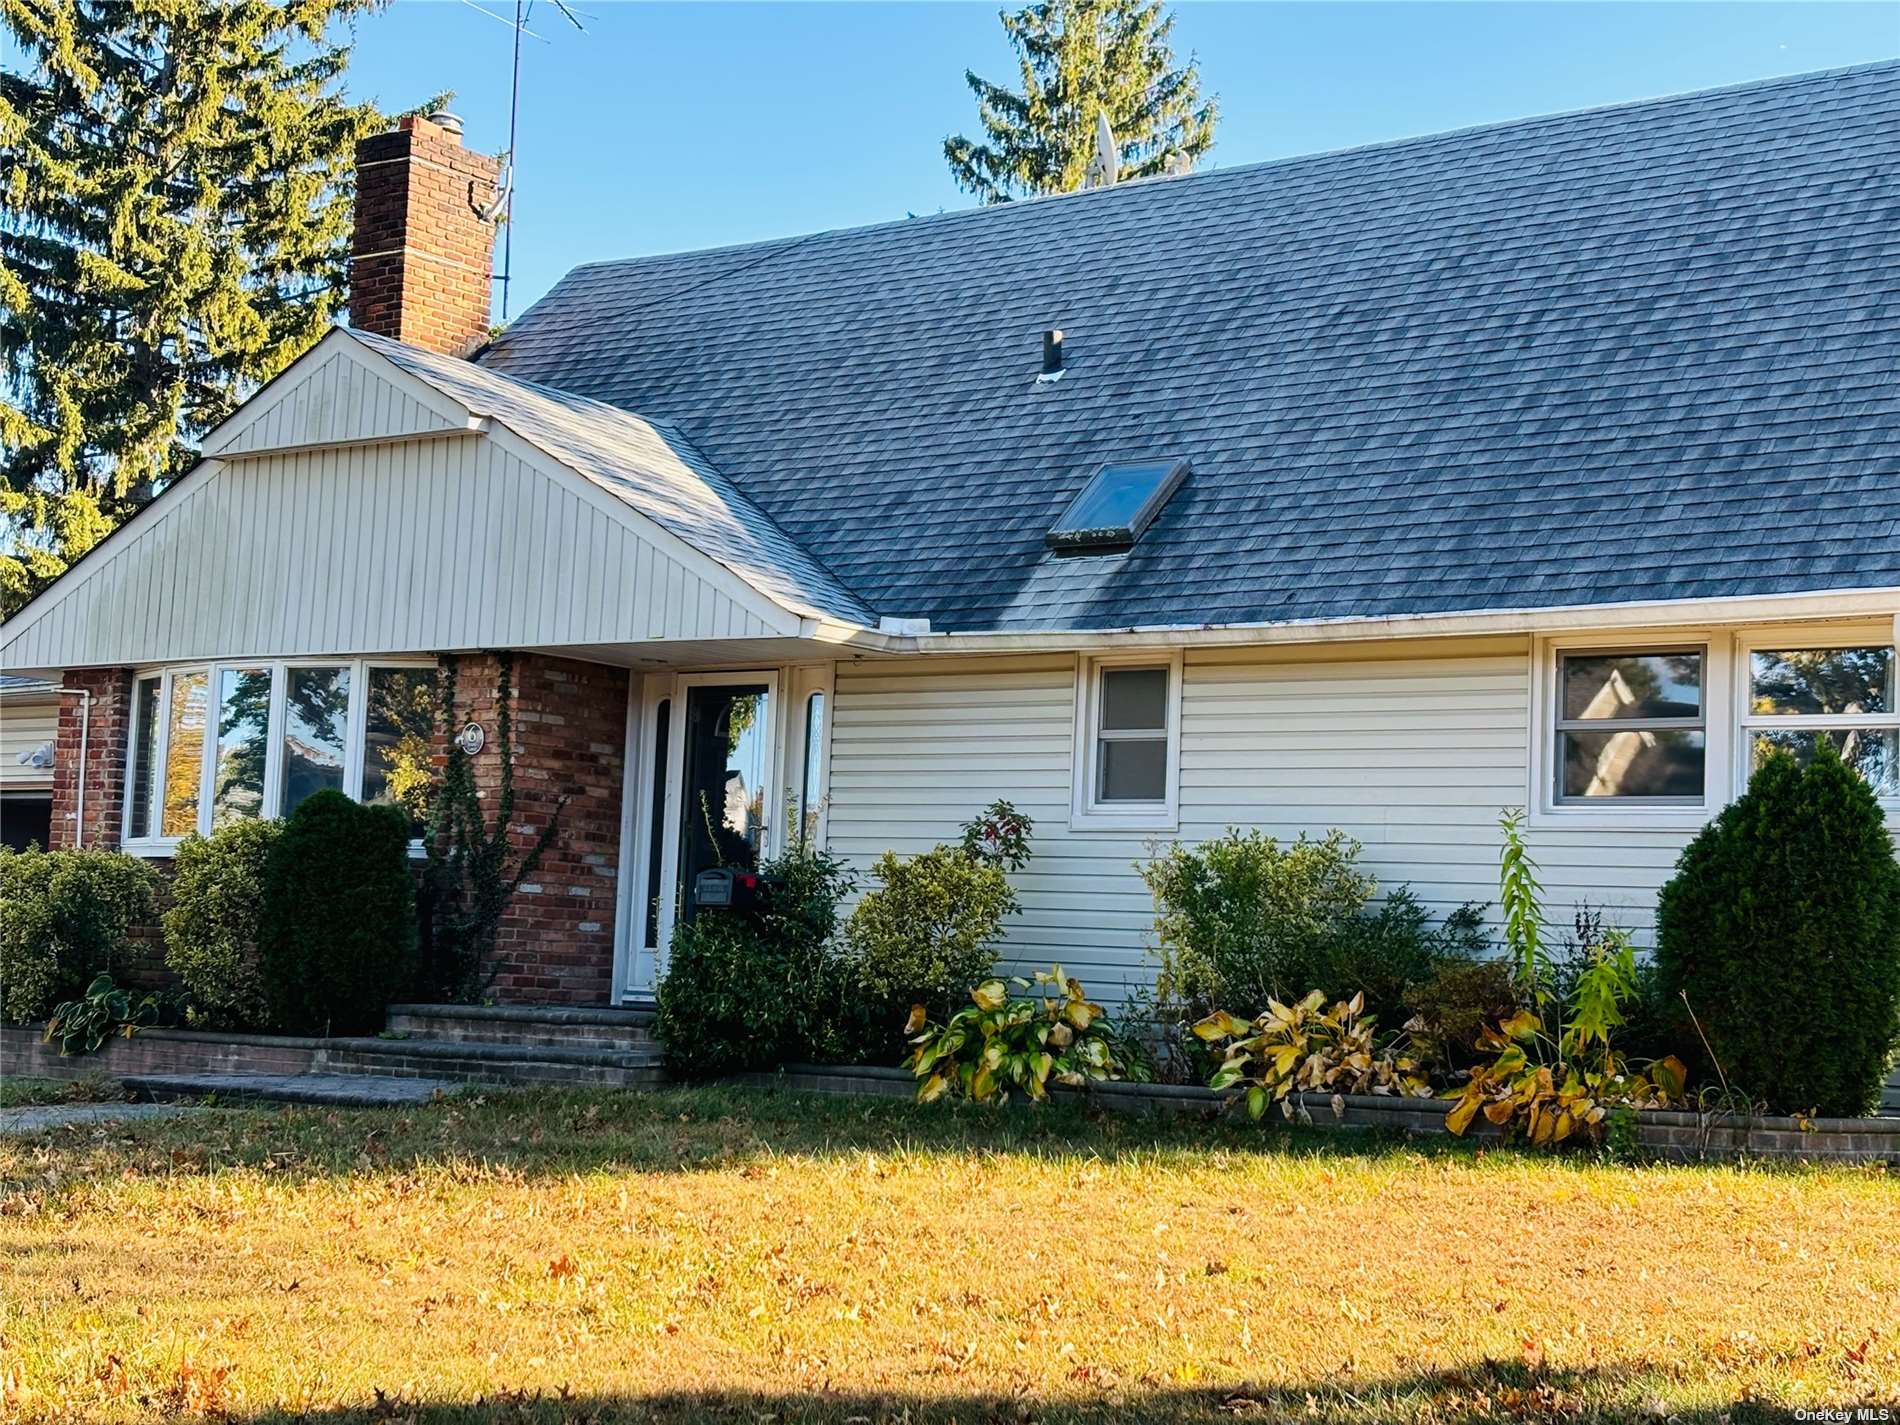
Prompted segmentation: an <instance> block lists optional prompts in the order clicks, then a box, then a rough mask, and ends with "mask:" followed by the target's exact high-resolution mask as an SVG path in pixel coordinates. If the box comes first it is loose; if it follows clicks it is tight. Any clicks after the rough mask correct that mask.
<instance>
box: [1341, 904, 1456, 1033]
mask: <svg viewBox="0 0 1900 1425" xmlns="http://www.w3.org/2000/svg"><path fill="white" fill-rule="evenodd" d="M1490 948H1491V941H1490V937H1489V936H1488V935H1487V934H1486V932H1485V926H1484V907H1483V906H1481V905H1477V904H1475V903H1467V904H1465V905H1461V906H1459V907H1458V909H1456V910H1454V911H1453V912H1452V913H1451V914H1450V915H1448V916H1446V917H1445V920H1444V923H1443V924H1440V925H1434V924H1432V916H1431V912H1430V911H1429V910H1427V909H1426V908H1425V906H1424V904H1423V903H1422V902H1420V900H1419V899H1418V897H1417V896H1415V895H1413V894H1412V890H1411V887H1409V886H1400V887H1399V888H1398V889H1397V890H1394V891H1393V892H1392V893H1391V894H1389V895H1388V896H1386V898H1385V900H1384V901H1383V902H1382V903H1381V904H1380V905H1379V907H1378V909H1377V910H1367V911H1361V912H1360V913H1359V914H1358V915H1356V916H1354V917H1353V918H1352V919H1351V920H1349V921H1347V922H1346V923H1345V924H1344V925H1342V926H1340V927H1339V928H1338V931H1337V932H1336V934H1335V935H1334V937H1333V941H1332V944H1331V945H1330V946H1327V947H1324V949H1323V953H1322V954H1321V955H1320V956H1319V961H1320V963H1319V965H1318V966H1317V968H1316V969H1315V971H1314V974H1315V976H1316V978H1315V980H1314V983H1315V984H1316V985H1319V986H1321V987H1323V988H1324V990H1325V992H1326V993H1327V994H1328V995H1332V996H1336V997H1338V998H1342V999H1350V998H1351V997H1352V996H1354V995H1359V996H1361V997H1363V999H1364V1002H1365V1008H1366V1012H1367V1013H1368V1014H1370V1015H1372V1016H1373V1017H1374V1018H1376V1019H1377V1020H1378V1021H1379V1022H1380V1023H1381V1024H1398V1023H1400V1022H1401V1021H1402V1020H1403V1019H1404V1018H1405V994H1406V991H1407V990H1408V989H1410V988H1411V987H1412V986H1414V985H1419V984H1423V983H1425V982H1427V981H1429V980H1430V979H1431V978H1432V976H1433V975H1435V974H1437V973H1438V972H1439V971H1440V970H1441V969H1444V968H1447V967H1449V966H1455V965H1460V964H1468V963H1470V962H1471V961H1473V960H1476V959H1478V958H1479V957H1480V956H1482V955H1484V954H1485V952H1486V951H1487V950H1489V949H1490Z"/></svg>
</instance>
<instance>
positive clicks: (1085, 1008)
mask: <svg viewBox="0 0 1900 1425" xmlns="http://www.w3.org/2000/svg"><path fill="white" fill-rule="evenodd" d="M1062 1015H1063V1018H1065V1019H1067V1020H1068V1021H1069V1023H1071V1024H1073V1025H1074V1026H1075V1027H1076V1028H1077V1029H1087V1028H1088V1027H1089V1026H1090V1025H1091V1024H1093V1023H1094V1022H1095V1021H1096V1020H1097V1019H1099V1018H1101V1015H1102V1007H1101V1006H1100V1005H1099V1004H1090V1003H1089V1002H1088V1001H1087V1000H1075V999H1072V1000H1070V1001H1069V1002H1068V1003H1067V1004H1066V1005H1064V1006H1063V1007H1062Z"/></svg>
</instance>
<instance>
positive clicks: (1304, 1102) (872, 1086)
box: [738, 1064, 1900, 1163]
mask: <svg viewBox="0 0 1900 1425" xmlns="http://www.w3.org/2000/svg"><path fill="white" fill-rule="evenodd" d="M738 1081H739V1082H742V1083H749V1084H757V1085H776V1086H778V1087H781V1088H787V1089H793V1090H796V1091H798V1092H801V1093H822V1094H839V1095H848V1096H854V1097H868V1098H909V1097H912V1096H913V1095H914V1094H915V1093H916V1091H917V1080H916V1079H915V1078H914V1077H913V1076H912V1075H911V1073H910V1071H909V1070H907V1069H885V1068H876V1067H864V1066H857V1067H851V1066H838V1065H828V1064H787V1065H786V1066H785V1067H784V1068H782V1069H780V1070H778V1071H777V1072H775V1073H755V1074H742V1075H739V1076H738ZM1070 1095H1085V1096H1086V1097H1087V1099H1088V1101H1089V1102H1091V1103H1094V1104H1097V1105H1099V1106H1100V1107H1102V1108H1105V1109H1110V1110H1113V1111H1114V1112H1117V1113H1137V1114H1141V1113H1172V1114H1189V1115H1198V1116H1201V1117H1212V1116H1214V1115H1215V1114H1218V1113H1222V1112H1224V1111H1226V1099H1225V1096H1224V1095H1221V1094H1218V1093H1215V1092H1214V1091H1213V1090H1212V1089H1205V1088H1196V1087H1193V1086H1190V1085H1183V1084H1131V1083H1104V1084H1094V1085H1091V1086H1090V1087H1089V1088H1088V1089H1087V1090H1076V1089H1062V1088H1058V1089H1055V1090H1054V1091H1053V1096H1054V1097H1057V1098H1062V1097H1065V1096H1070ZM1289 1102H1291V1103H1293V1104H1294V1106H1295V1108H1294V1112H1295V1116H1296V1118H1297V1119H1298V1120H1299V1121H1301V1122H1308V1121H1310V1123H1311V1124H1312V1125H1313V1126H1314V1127H1317V1128H1340V1129H1349V1130H1360V1131H1366V1130H1371V1131H1378V1132H1390V1133H1427V1134H1442V1133H1444V1132H1445V1131H1446V1129H1445V1115H1446V1113H1447V1112H1449V1111H1450V1109H1451V1106H1452V1103H1453V1100H1450V1099H1422V1098H1402V1097H1398V1096H1396V1095H1387V1094H1344V1095H1341V1096H1340V1097H1339V1099H1338V1101H1337V1107H1335V1102H1334V1100H1333V1099H1332V1098H1330V1097H1329V1096H1327V1095H1324V1094H1306V1093H1295V1094H1292V1095H1289ZM1634 1123H1635V1134H1634V1146H1635V1147H1636V1148H1637V1149H1638V1150H1640V1151H1642V1152H1644V1153H1647V1154H1653V1155H1654V1156H1656V1157H1659V1158H1664V1159H1668V1160H1671V1161H1677V1162H1689V1161H1698V1160H1701V1159H1706V1158H1788V1159H1808V1160H1814V1161H1830V1162H1892V1163H1900V1117H1893V1118H1817V1119H1811V1120H1805V1121H1804V1120H1799V1119H1794V1118H1780V1117H1770V1116H1753V1117H1748V1118H1741V1117H1727V1116H1716V1115H1711V1116H1708V1117H1705V1116H1703V1115H1701V1114H1697V1113H1683V1112H1675V1111H1670V1110H1663V1109H1640V1110H1637V1111H1636V1112H1635V1114H1634ZM1469 1136H1471V1137H1476V1138H1485V1139H1496V1138H1498V1137H1499V1136H1500V1130H1499V1129H1497V1128H1496V1127H1494V1126H1493V1125H1491V1124H1489V1123H1487V1122H1485V1121H1484V1120H1483V1119H1482V1118H1480V1119H1479V1120H1478V1121H1477V1122H1476V1123H1474V1124H1473V1125H1472V1128H1471V1130H1470V1133H1469Z"/></svg>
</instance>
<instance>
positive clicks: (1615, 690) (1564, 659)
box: [1551, 646, 1709, 806]
mask: <svg viewBox="0 0 1900 1425" xmlns="http://www.w3.org/2000/svg"><path fill="white" fill-rule="evenodd" d="M1707 672H1708V651H1707V649H1706V648H1703V647H1700V646H1695V647H1682V648H1667V647H1659V648H1636V649H1630V650H1627V651H1625V650H1617V651H1614V652H1604V651H1598V650H1595V649H1590V650H1578V651H1575V652H1564V653H1560V654H1558V656H1557V668H1556V694H1557V697H1556V703H1557V706H1556V720H1555V732H1556V741H1555V756H1554V757H1553V758H1552V759H1551V763H1552V765H1551V773H1552V775H1553V778H1554V785H1553V787H1552V788H1551V793H1552V797H1553V800H1554V802H1555V803H1556V805H1558V806H1566V805H1568V806H1592V805H1595V806H1601V805H1606V804H1607V805H1618V806H1628V805H1632V804H1635V805H1648V806H1670V805H1679V806H1680V805H1696V804H1700V803H1701V802H1702V800H1703V797H1704V795H1705V791H1706V786H1707V762H1708V751H1709V723H1708V698H1707V690H1708V677H1707Z"/></svg>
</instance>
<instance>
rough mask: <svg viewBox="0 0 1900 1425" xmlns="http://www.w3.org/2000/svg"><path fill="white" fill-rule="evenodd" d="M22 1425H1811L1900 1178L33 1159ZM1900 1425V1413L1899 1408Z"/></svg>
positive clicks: (1084, 1157) (131, 1155)
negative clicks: (715, 1422) (1172, 1423)
mask: <svg viewBox="0 0 1900 1425" xmlns="http://www.w3.org/2000/svg"><path fill="white" fill-rule="evenodd" d="M0 1263H4V1275H3V1276H0V1381H3V1382H4V1391H5V1396H4V1402H3V1403H0V1416H6V1415H13V1416H17V1417H19V1418H20V1419H23V1420H28V1421H38V1420H48V1419H72V1420H85V1421H117V1420H144V1419H150V1418H154V1417H158V1416H166V1415H172V1416H210V1417H214V1418H216V1417H221V1416H227V1415H228V1416H229V1417H231V1418H235V1419H241V1420H246V1421H250V1420H276V1419H311V1420H318V1421H323V1422H326V1425H327V1422H333V1421H342V1420H355V1419H395V1420H403V1419H417V1420H430V1421H436V1420H455V1421H464V1420H466V1421H484V1422H486V1421H513V1420H549V1421H553V1420H575V1421H578V1420H620V1419H628V1420H640V1419H652V1418H656V1419H664V1420H681V1421H685V1420H701V1419H719V1420H725V1419H731V1420H735V1421H746V1422H753V1421H759V1420H773V1421H783V1422H789V1421H802V1420H814V1421H815V1420H826V1421H837V1422H844V1421H847V1420H867V1421H868V1420H885V1419H890V1420H899V1419H904V1418H905V1414H904V1412H906V1411H908V1418H909V1419H910V1420H912V1421H924V1420H947V1419H951V1418H954V1419H956V1420H957V1421H959V1422H961V1425H973V1423H974V1422H977V1421H984V1420H992V1419H994V1420H999V1421H1011V1422H1017V1421H1023V1420H1043V1421H1059V1420H1095V1419H1115V1420H1127V1421H1145V1420H1156V1419H1169V1420H1172V1419H1183V1420H1185V1419H1233V1418H1239V1419H1249V1418H1257V1419H1278V1418H1288V1419H1302V1420H1304V1419H1320V1420H1339V1421H1346V1420H1351V1421H1364V1420H1419V1421H1450V1420H1467V1419H1500V1420H1512V1419H1551V1420H1557V1419H1571V1418H1596V1419H1630V1418H1654V1417H1656V1416H1658V1415H1660V1416H1667V1415H1671V1414H1673V1415H1674V1416H1675V1417H1676V1418H1678V1419H1683V1420H1705V1421H1714V1420H1717V1419H1722V1418H1728V1417H1729V1416H1731V1415H1732V1418H1735V1419H1738V1420H1740V1419H1747V1418H1785V1417H1782V1416H1778V1415H1775V1414H1769V1413H1766V1412H1765V1411H1761V1410H1756V1409H1754V1408H1751V1407H1747V1406H1744V1407H1743V1408H1742V1409H1741V1410H1739V1411H1731V1410H1730V1407H1731V1406H1732V1405H1733V1404H1734V1403H1735V1402H1743V1401H1763V1402H1771V1403H1773V1402H1778V1403H1780V1404H1781V1405H1783V1406H1787V1405H1815V1404H1820V1403H1823V1402H1831V1403H1858V1402H1866V1401H1882V1400H1884V1401H1893V1400H1894V1399H1896V1398H1897V1397H1900V1188H1897V1187H1896V1184H1895V1182H1894V1181H1893V1180H1892V1179H1891V1178H1889V1177H1887V1176H1886V1175H1884V1174H1882V1173H1880V1172H1877V1171H1871V1170H1838V1169H1837V1170H1826V1171H1823V1170H1763V1169H1757V1170H1739V1169H1733V1168H1707V1169H1701V1168H1692V1169H1684V1168H1660V1167H1658V1168H1627V1167H1615V1166H1609V1165H1604V1164H1596V1163H1590V1162H1587V1161H1581V1160H1577V1159H1568V1160H1561V1161H1553V1160H1549V1159H1543V1158H1533V1157H1526V1156H1520V1155H1518V1154H1516V1153H1511V1152H1498V1151H1492V1152H1490V1153H1477V1152H1473V1151H1472V1150H1470V1149H1468V1148H1465V1147H1462V1146H1450V1145H1447V1146H1444V1147H1442V1148H1440V1147H1432V1148H1427V1149H1425V1150H1420V1149H1418V1148H1415V1147H1408V1146H1404V1145H1388V1144H1377V1143H1365V1142H1361V1143H1358V1144H1353V1143H1349V1142H1344V1141H1342V1140H1341V1138H1340V1137H1339V1136H1336V1135H1320V1134H1315V1133H1308V1134H1304V1135H1300V1134H1285V1133H1263V1132H1262V1131H1261V1130H1258V1129H1252V1128H1245V1127H1241V1126H1238V1125H1235V1126H1228V1125H1220V1126H1214V1125H1207V1124H1184V1125H1165V1124H1150V1123H1133V1122H1103V1123H1096V1122H1092V1121H1090V1120H1089V1119H1087V1118H1086V1117H1084V1116H1082V1115H1080V1114H1077V1113H1074V1112H1066V1111H1055V1112H1050V1113H1044V1114H1040V1115H1034V1114H1030V1113H1028V1112H1011V1113H1005V1114H1000V1115H998V1114H992V1113H987V1112H971V1111H950V1110H946V1109H943V1108H941V1106H940V1107H939V1108H936V1109H931V1110H920V1109H918V1108H916V1107H914V1106H912V1105H908V1104H901V1103H873V1104H866V1103H862V1102H848V1101H824V1100H815V1099H802V1098H798V1097H794V1096H789V1095H785V1096H779V1095H771V1094H766V1093H744V1092H738V1091H728V1090H700V1091H691V1092H685V1091H683V1092H677V1093H668V1094H662V1095H652V1096H634V1095H612V1094H593V1095H588V1094H542V1095H533V1096H519V1097H496V1098H494V1099H491V1100H489V1101H487V1102H481V1101H472V1102H471V1101H461V1102H457V1103H450V1104H440V1105H436V1106H433V1107H430V1108H427V1109H424V1110H419V1111H415V1112H413V1113H407V1114H402V1115H397V1114H392V1113H388V1112H316V1111H309V1110H303V1111H293V1112H284V1113H265V1112H239V1111H216V1112H209V1113H206V1114H204V1115H201V1116H197V1117H193V1118H189V1119H182V1120H169V1121H158V1122H152V1123H147V1124H139V1125H126V1126H123V1127H120V1128H116V1129H111V1130H100V1129H96V1128H87V1129H83V1130H72V1131H66V1132H61V1133H57V1134H51V1135H47V1136H45V1137H42V1138H39V1139H12V1140H0ZM1896 1418H1900V1416H1897V1417H1896Z"/></svg>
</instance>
